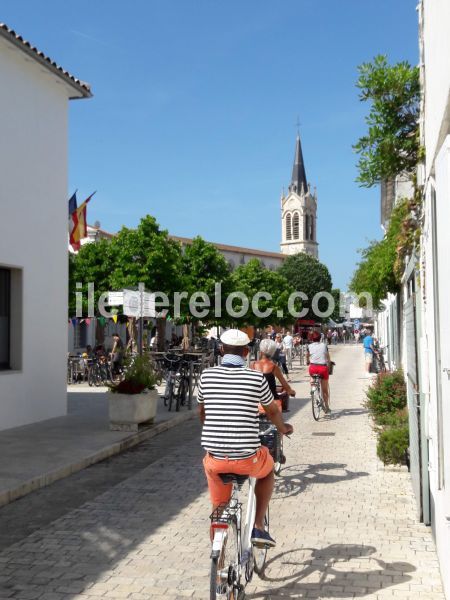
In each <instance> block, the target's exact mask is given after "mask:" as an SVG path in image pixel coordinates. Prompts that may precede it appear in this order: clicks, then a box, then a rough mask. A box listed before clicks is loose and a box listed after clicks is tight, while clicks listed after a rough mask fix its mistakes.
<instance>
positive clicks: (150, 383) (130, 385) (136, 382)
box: [109, 354, 157, 394]
mask: <svg viewBox="0 0 450 600" xmlns="http://www.w3.org/2000/svg"><path fill="white" fill-rule="evenodd" d="M156 381H157V376H156V374H155V370H154V368H153V364H152V361H151V359H150V357H149V356H147V355H145V354H144V355H142V356H136V357H135V358H134V359H130V360H129V361H128V362H127V363H125V376H124V378H123V379H122V381H120V382H119V383H114V384H112V385H110V386H109V389H110V391H111V392H113V394H140V393H142V392H143V391H144V390H153V389H154V388H155V385H156Z"/></svg>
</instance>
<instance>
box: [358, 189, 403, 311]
mask: <svg viewBox="0 0 450 600" xmlns="http://www.w3.org/2000/svg"><path fill="white" fill-rule="evenodd" d="M408 206H409V205H408V202H407V201H406V200H405V201H403V202H400V203H399V204H398V205H397V206H396V207H395V208H394V209H393V211H392V213H391V219H390V221H389V227H388V230H387V232H386V235H385V237H384V238H383V239H382V240H381V241H379V242H377V241H373V242H371V244H370V245H369V247H368V248H366V249H364V250H361V251H360V252H361V256H362V260H361V261H360V262H359V264H358V266H357V268H356V271H355V273H354V274H353V277H352V280H351V282H350V285H349V289H350V291H352V292H355V293H356V294H361V293H363V292H368V293H370V294H371V295H372V303H373V307H374V308H375V309H379V308H381V303H382V301H383V299H385V298H386V297H387V295H388V293H392V294H395V293H397V292H398V291H399V287H400V280H401V271H402V268H401V266H399V265H398V264H397V261H398V251H399V243H400V240H401V239H402V232H403V228H404V223H405V222H407V221H406V217H407V215H408V212H409V208H408Z"/></svg>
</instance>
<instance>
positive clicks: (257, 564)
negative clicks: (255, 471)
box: [210, 473, 269, 600]
mask: <svg viewBox="0 0 450 600" xmlns="http://www.w3.org/2000/svg"><path fill="white" fill-rule="evenodd" d="M219 476H220V478H221V479H222V481H223V483H225V484H226V483H232V484H233V488H232V492H231V498H230V501H229V502H228V504H221V505H220V506H218V507H217V508H216V509H215V510H214V512H213V513H212V514H211V515H210V519H211V528H212V532H213V542H212V550H211V570H210V600H218V599H219V598H221V597H222V598H226V599H227V600H244V598H245V591H244V590H245V586H246V585H247V584H248V583H249V582H250V581H251V580H252V577H253V573H254V572H255V573H257V574H258V575H261V574H262V573H263V571H264V566H265V563H266V557H267V549H268V547H267V546H266V545H261V546H254V545H253V544H252V542H251V535H252V530H253V524H254V521H255V512H256V497H255V484H256V479H255V478H253V477H249V476H247V475H237V474H235V473H222V474H220V475H219ZM247 480H248V482H249V493H248V499H247V509H246V514H245V522H244V523H243V514H242V502H241V493H242V488H243V485H244V483H245V482H246V481H247ZM264 525H265V530H266V531H269V510H267V513H266V516H265V519H264ZM244 579H245V582H244Z"/></svg>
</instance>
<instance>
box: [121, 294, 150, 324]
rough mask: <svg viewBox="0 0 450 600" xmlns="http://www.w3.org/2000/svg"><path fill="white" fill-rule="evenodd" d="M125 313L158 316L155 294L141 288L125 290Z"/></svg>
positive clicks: (137, 315)
mask: <svg viewBox="0 0 450 600" xmlns="http://www.w3.org/2000/svg"><path fill="white" fill-rule="evenodd" d="M123 314H124V315H126V316H127V317H136V318H140V317H156V309H155V295H154V294H150V293H149V292H144V291H142V292H141V291H139V290H124V291H123Z"/></svg>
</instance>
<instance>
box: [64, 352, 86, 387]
mask: <svg viewBox="0 0 450 600" xmlns="http://www.w3.org/2000/svg"><path fill="white" fill-rule="evenodd" d="M85 376H86V365H85V361H84V359H83V358H82V357H81V356H68V357H67V383H68V384H69V385H72V384H75V383H82V382H83V381H84V380H85Z"/></svg>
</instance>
